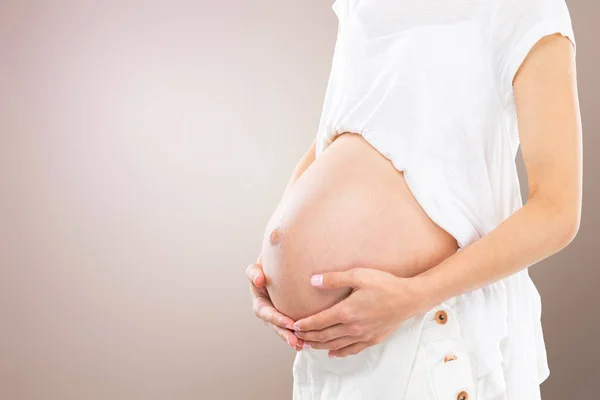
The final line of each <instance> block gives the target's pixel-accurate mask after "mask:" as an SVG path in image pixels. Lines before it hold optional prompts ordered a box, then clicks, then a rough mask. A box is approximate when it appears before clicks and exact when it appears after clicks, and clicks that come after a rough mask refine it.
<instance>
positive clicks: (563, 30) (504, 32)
mask: <svg viewBox="0 0 600 400" xmlns="http://www.w3.org/2000/svg"><path fill="white" fill-rule="evenodd" d="M491 26H492V40H493V43H494V51H495V60H496V65H497V67H498V71H499V74H500V80H501V84H502V86H503V87H505V88H509V89H510V88H512V82H513V79H514V76H515V74H516V72H517V70H518V69H519V67H520V65H521V64H522V63H523V61H524V60H525V58H526V57H527V54H528V53H529V51H530V50H531V48H532V47H533V46H534V45H535V44H536V43H537V41H538V40H540V39H541V38H542V37H544V36H546V35H550V34H553V33H560V34H561V35H563V36H566V37H567V38H569V39H570V40H571V42H572V44H573V48H574V50H575V49H576V43H575V35H574V33H573V27H572V25H571V16H570V13H569V9H568V7H567V4H566V2H565V0H497V6H496V9H495V12H494V15H493V18H492V24H491Z"/></svg>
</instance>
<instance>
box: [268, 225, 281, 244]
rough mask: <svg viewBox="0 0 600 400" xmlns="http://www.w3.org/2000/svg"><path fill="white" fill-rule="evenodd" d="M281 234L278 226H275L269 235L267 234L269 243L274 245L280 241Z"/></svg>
mask: <svg viewBox="0 0 600 400" xmlns="http://www.w3.org/2000/svg"><path fill="white" fill-rule="evenodd" d="M282 236H283V232H282V231H281V229H280V228H275V229H273V230H272V231H271V235H269V243H271V244H272V245H276V244H278V243H279V242H280V241H281V237H282Z"/></svg>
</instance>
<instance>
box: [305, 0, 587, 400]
mask: <svg viewBox="0 0 600 400" xmlns="http://www.w3.org/2000/svg"><path fill="white" fill-rule="evenodd" d="M332 7H333V10H334V12H335V13H336V15H337V16H338V18H339V25H338V35H337V41H336V45H335V50H334V55H333V62H332V66H331V74H330V77H329V81H328V86H327V90H326V94H325V101H324V105H323V110H322V114H321V118H320V123H319V129H318V133H317V157H318V156H319V155H320V154H322V152H323V151H324V150H325V149H326V147H327V146H328V145H329V144H331V142H332V141H333V139H334V138H335V136H336V135H338V134H341V133H343V132H355V133H358V134H361V135H362V136H363V137H364V138H365V139H366V140H367V141H368V142H369V143H370V144H371V145H373V146H374V147H375V148H376V149H377V150H378V151H379V152H380V153H381V154H382V155H384V156H385V157H386V158H388V159H389V160H391V162H392V163H393V165H394V166H395V167H396V168H397V169H398V170H401V171H404V176H405V178H406V182H407V184H408V186H409V187H410V189H411V191H412V193H413V195H414V196H415V198H416V199H417V201H418V202H419V203H420V205H421V206H422V207H423V209H424V210H425V212H426V213H427V214H428V215H429V216H430V217H431V219H432V220H433V221H434V222H435V223H437V224H438V225H439V226H440V227H442V228H443V229H445V230H446V231H448V232H449V233H450V234H452V235H453V236H454V237H455V238H456V240H457V242H458V244H459V247H460V248H459V251H460V250H461V249H462V248H464V247H466V246H468V245H469V244H470V243H472V242H474V241H476V240H477V239H479V238H481V237H482V236H484V235H486V234H487V233H488V232H490V231H491V230H493V229H494V228H496V227H497V226H498V225H499V224H500V223H501V222H502V221H503V220H505V219H506V218H508V217H509V216H510V215H511V214H513V213H514V212H515V211H517V210H518V209H519V208H520V207H522V205H523V203H522V199H521V193H520V188H519V179H518V176H517V169H516V166H515V156H516V153H517V149H518V146H519V136H518V130H517V119H516V109H515V102H514V96H513V94H514V93H513V87H512V79H513V77H514V75H515V73H516V71H517V69H518V67H519V66H520V64H521V63H522V61H523V60H524V58H525V57H526V55H527V54H528V51H529V50H530V49H531V47H532V46H533V45H534V44H535V43H536V42H537V41H538V40H539V39H540V38H541V37H542V36H545V35H548V34H552V33H556V32H559V33H561V34H562V35H564V36H567V37H568V38H569V39H570V40H571V41H572V43H573V45H574V46H575V38H574V34H573V29H572V26H571V19H570V15H569V11H568V8H567V5H566V3H565V1H564V0H337V1H335V3H334V4H333V6H332ZM459 303H460V307H461V308H460V310H459V311H458V315H459V316H460V317H459V318H460V325H461V330H462V332H463V335H464V336H465V337H466V338H467V341H468V346H469V348H470V351H471V353H472V356H473V358H474V360H475V363H476V370H477V371H476V375H477V379H479V380H480V385H479V389H478V390H480V391H482V392H483V393H480V396H479V398H488V397H485V396H486V394H485V390H489V391H490V393H491V392H494V391H498V390H499V389H498V388H499V387H502V388H504V389H503V390H505V391H506V392H507V393H511V395H510V396H509V397H508V398H509V399H525V398H527V399H533V398H534V397H531V394H532V393H534V392H535V389H532V388H531V387H532V386H531V385H535V386H537V385H539V383H541V382H542V381H544V380H545V379H546V378H547V376H548V375H549V368H548V365H547V359H546V350H545V345H544V339H543V335H542V328H541V320H540V316H541V305H540V298H539V293H538V291H537V289H536V288H535V285H534V284H533V282H532V281H531V279H530V278H529V275H528V270H527V269H524V270H522V271H520V272H518V273H516V274H514V275H512V276H510V277H508V278H506V279H503V280H501V281H498V282H495V283H493V284H491V285H489V286H486V287H483V288H481V289H478V290H475V291H473V292H471V293H468V294H465V295H463V296H461V301H460V302H459ZM302 353H303V352H300V353H298V355H297V357H302V355H301V354H302ZM372 379H376V377H373V378H372ZM382 384H383V385H385V383H382ZM486 387H487V388H489V389H482V388H486ZM538 389H539V388H538ZM488 394H489V393H488ZM524 394H526V395H524ZM315 398H320V397H315ZM331 398H334V397H331ZM394 398H397V399H401V398H402V397H401V396H400V397H398V396H397V395H396V396H395V397H394ZM490 398H491V397H490ZM495 398H496V397H494V399H495ZM500 398H504V397H498V399H500ZM471 400H472V399H471Z"/></svg>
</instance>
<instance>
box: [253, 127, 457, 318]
mask: <svg viewBox="0 0 600 400" xmlns="http://www.w3.org/2000/svg"><path fill="white" fill-rule="evenodd" d="M457 249H458V245H457V242H456V240H455V238H454V237H453V236H452V235H450V234H449V233H448V232H446V231H445V230H443V229H442V228H441V227H439V226H438V225H437V224H435V223H434V222H433V221H432V220H431V218H429V216H428V215H427V214H426V213H425V211H424V210H423V209H422V208H421V206H420V205H419V203H418V202H417V201H416V199H415V198H414V196H413V195H412V193H411V191H410V190H409V188H408V186H407V185H406V183H405V181H404V175H403V173H402V172H399V171H398V170H396V169H395V168H394V166H393V165H392V163H391V162H390V161H389V160H388V159H386V158H385V157H384V156H382V155H381V154H380V153H379V152H378V151H377V150H376V149H375V148H374V147H372V146H371V145H370V144H369V143H368V142H367V141H366V140H365V139H364V138H363V137H362V136H360V135H358V134H354V133H344V134H342V135H340V136H339V137H338V138H337V139H336V140H335V141H334V142H333V143H332V144H331V145H329V146H328V148H327V149H326V150H325V151H324V152H323V153H322V154H321V155H320V156H319V157H318V158H317V159H316V160H315V161H313V163H312V164H311V165H310V167H309V168H308V169H307V170H306V171H304V173H303V174H302V175H301V176H300V178H298V179H297V180H296V182H294V183H293V184H292V186H291V187H290V188H289V191H288V192H287V193H286V195H285V197H284V198H283V199H282V200H281V202H280V203H279V205H278V206H277V208H276V209H275V212H274V213H273V215H272V217H271V219H270V220H269V222H268V224H267V228H266V231H265V234H264V238H263V244H262V253H261V254H262V261H263V269H264V272H265V276H266V278H267V290H268V292H269V296H270V297H271V300H272V301H273V304H274V306H275V307H276V308H277V309H278V310H279V311H280V312H282V313H283V314H285V315H287V316H289V317H290V318H292V319H293V320H298V319H300V318H304V317H306V316H308V315H312V314H314V313H317V312H319V311H322V310H324V309H326V308H329V307H331V306H332V305H334V304H335V303H337V302H339V301H341V300H342V299H344V298H345V297H346V296H348V295H349V293H350V289H336V290H325V289H319V288H315V287H313V286H311V284H310V277H311V276H312V275H313V274H315V273H323V272H330V271H344V270H348V269H351V268H354V267H364V268H375V269H379V270H383V271H387V272H390V273H392V274H394V275H396V276H399V277H410V276H414V275H417V274H419V273H421V272H423V271H425V270H427V269H429V268H431V267H433V266H434V265H436V264H437V263H439V262H441V261H442V260H443V259H445V258H447V257H449V256H450V255H452V254H454V253H455V252H456V250H457Z"/></svg>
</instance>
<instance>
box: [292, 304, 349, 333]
mask: <svg viewBox="0 0 600 400" xmlns="http://www.w3.org/2000/svg"><path fill="white" fill-rule="evenodd" d="M346 300H347V299H346ZM346 300H343V301H341V302H339V303H337V304H335V305H334V306H332V307H330V308H328V309H326V310H324V311H321V312H320V313H317V314H314V315H311V316H309V317H306V318H303V319H301V320H299V321H296V323H295V324H294V327H293V329H294V330H296V331H299V332H306V331H320V330H323V329H325V328H329V327H330V326H333V325H336V324H339V323H345V322H349V319H350V316H349V315H348V311H347V310H346V304H345V303H346Z"/></svg>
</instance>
